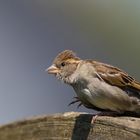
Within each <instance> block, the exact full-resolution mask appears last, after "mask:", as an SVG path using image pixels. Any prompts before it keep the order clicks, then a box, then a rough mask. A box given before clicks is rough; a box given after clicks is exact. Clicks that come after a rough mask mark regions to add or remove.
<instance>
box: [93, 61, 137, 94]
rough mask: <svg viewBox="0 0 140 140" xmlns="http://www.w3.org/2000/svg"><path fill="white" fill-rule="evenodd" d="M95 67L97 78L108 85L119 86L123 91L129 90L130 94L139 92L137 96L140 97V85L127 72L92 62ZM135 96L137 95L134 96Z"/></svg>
mask: <svg viewBox="0 0 140 140" xmlns="http://www.w3.org/2000/svg"><path fill="white" fill-rule="evenodd" d="M92 64H93V65H94V67H95V69H96V72H97V76H98V77H99V78H100V79H102V80H104V81H105V82H106V83H108V84H110V85H113V86H117V87H119V88H121V89H123V90H128V91H130V92H132V93H133V92H137V93H134V94H138V95H136V96H139V97H140V83H139V82H137V81H136V80H135V79H134V78H133V77H131V76H130V75H128V74H127V73H126V72H124V71H122V70H121V69H119V68H117V67H114V66H111V65H107V64H104V63H100V62H96V61H92ZM134 96H135V95H134Z"/></svg>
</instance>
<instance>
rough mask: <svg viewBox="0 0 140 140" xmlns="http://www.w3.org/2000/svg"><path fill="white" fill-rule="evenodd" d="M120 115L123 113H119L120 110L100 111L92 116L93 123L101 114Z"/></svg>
mask: <svg viewBox="0 0 140 140" xmlns="http://www.w3.org/2000/svg"><path fill="white" fill-rule="evenodd" d="M118 115H121V114H120V113H118V112H115V111H114V112H113V111H106V112H100V113H97V114H96V115H95V116H93V117H92V120H91V124H94V123H95V121H96V120H97V118H98V117H99V116H112V117H116V116H118Z"/></svg>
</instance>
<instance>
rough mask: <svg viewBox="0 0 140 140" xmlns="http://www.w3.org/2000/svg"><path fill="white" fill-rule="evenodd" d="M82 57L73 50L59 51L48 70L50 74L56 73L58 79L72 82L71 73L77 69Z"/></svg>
mask: <svg viewBox="0 0 140 140" xmlns="http://www.w3.org/2000/svg"><path fill="white" fill-rule="evenodd" d="M79 62H80V58H78V57H77V56H76V54H75V53H74V52H73V51H71V50H65V51H63V52H61V53H59V54H58V55H57V56H56V58H55V59H54V61H53V64H52V65H51V66H50V67H49V68H48V69H47V70H46V71H47V72H48V73H49V74H54V75H55V76H56V77H57V78H58V79H60V80H62V81H63V82H65V83H69V84H70V83H71V80H70V79H71V75H72V74H73V73H74V72H75V70H76V69H77V65H78V64H79Z"/></svg>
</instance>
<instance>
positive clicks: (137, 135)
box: [0, 112, 140, 140]
mask: <svg viewBox="0 0 140 140" xmlns="http://www.w3.org/2000/svg"><path fill="white" fill-rule="evenodd" d="M92 116H93V115H91V114H86V113H77V112H67V113H64V114H54V115H44V116H39V117H33V118H29V119H26V120H22V121H18V122H14V123H11V124H7V125H4V126H1V127H0V140H140V118H134V117H107V116H100V117H98V118H97V120H96V121H95V123H94V124H91V120H92Z"/></svg>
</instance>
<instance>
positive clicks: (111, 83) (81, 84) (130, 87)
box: [47, 50, 140, 115]
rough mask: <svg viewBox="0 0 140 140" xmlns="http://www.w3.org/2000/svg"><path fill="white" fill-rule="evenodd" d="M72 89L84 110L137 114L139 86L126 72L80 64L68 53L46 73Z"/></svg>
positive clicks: (94, 63) (85, 62) (88, 62)
mask: <svg viewBox="0 0 140 140" xmlns="http://www.w3.org/2000/svg"><path fill="white" fill-rule="evenodd" d="M47 71H48V73H49V74H54V75H55V76H56V77H57V78H58V79H60V80H62V81H63V82H64V83H66V84H69V85H71V86H72V87H73V88H74V90H75V92H76V94H77V100H76V101H73V102H72V103H71V104H73V103H75V102H77V101H80V102H81V104H82V105H84V106H85V107H87V108H91V109H95V110H97V111H102V112H104V111H110V112H115V113H117V114H126V115H128V114H127V113H132V114H133V113H134V114H140V83H139V82H137V81H136V80H135V79H134V78H133V77H131V76H130V75H128V74H127V73H126V72H124V71H122V70H121V69H119V68H116V67H113V66H111V65H108V64H104V63H101V62H97V61H94V60H81V59H80V58H79V57H77V56H76V55H75V53H74V52H73V51H71V50H65V51H63V52H61V53H60V54H58V56H57V57H56V58H55V59H54V61H53V64H52V65H51V66H50V67H49V68H48V69H47Z"/></svg>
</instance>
